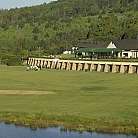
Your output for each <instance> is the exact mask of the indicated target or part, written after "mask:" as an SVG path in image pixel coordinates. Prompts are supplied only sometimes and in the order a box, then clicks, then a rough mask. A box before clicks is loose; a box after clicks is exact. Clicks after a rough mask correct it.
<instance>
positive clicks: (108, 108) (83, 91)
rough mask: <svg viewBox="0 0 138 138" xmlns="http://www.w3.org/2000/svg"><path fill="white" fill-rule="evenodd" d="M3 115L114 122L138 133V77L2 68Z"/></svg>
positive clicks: (0, 98) (0, 109)
mask: <svg viewBox="0 0 138 138" xmlns="http://www.w3.org/2000/svg"><path fill="white" fill-rule="evenodd" d="M14 91H15V93H14ZM33 91H34V93H33ZM24 92H25V93H24ZM27 92H28V94H26V93H27ZM37 92H38V93H39V92H40V94H37ZM20 93H21V95H20ZM0 112H1V114H2V113H5V112H11V113H27V114H37V113H43V115H44V116H48V117H49V116H60V117H61V118H62V117H63V118H62V119H61V120H64V117H65V118H66V117H72V120H73V118H76V120H77V119H78V120H79V119H80V122H83V119H84V120H85V121H88V122H89V123H91V122H92V121H93V120H95V121H97V122H98V120H100V121H103V122H104V123H106V122H110V121H111V122H117V123H118V124H119V123H120V125H122V126H125V125H126V126H127V125H132V126H133V125H134V126H135V128H136V129H137V128H138V76H137V75H128V74H125V75H124V74H111V73H96V72H75V71H74V72H73V71H57V70H41V71H38V72H35V71H26V69H25V67H6V66H1V67H0ZM67 120H71V119H67ZM76 120H75V121H76ZM78 122H79V121H78ZM103 122H101V124H102V123H103Z"/></svg>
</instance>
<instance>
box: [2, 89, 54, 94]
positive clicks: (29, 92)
mask: <svg viewBox="0 0 138 138" xmlns="http://www.w3.org/2000/svg"><path fill="white" fill-rule="evenodd" d="M47 94H55V93H54V92H50V91H30V90H0V95H47Z"/></svg>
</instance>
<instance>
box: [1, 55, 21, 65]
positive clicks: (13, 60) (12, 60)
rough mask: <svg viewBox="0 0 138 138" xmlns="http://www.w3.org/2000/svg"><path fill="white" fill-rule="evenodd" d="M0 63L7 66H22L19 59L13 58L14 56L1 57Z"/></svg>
mask: <svg viewBox="0 0 138 138" xmlns="http://www.w3.org/2000/svg"><path fill="white" fill-rule="evenodd" d="M1 62H2V63H3V64H6V65H8V66H18V65H22V60H21V57H20V56H15V55H4V56H2V59H1Z"/></svg>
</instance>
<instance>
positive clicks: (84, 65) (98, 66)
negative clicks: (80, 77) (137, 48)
mask: <svg viewBox="0 0 138 138" xmlns="http://www.w3.org/2000/svg"><path fill="white" fill-rule="evenodd" d="M27 64H28V65H31V66H38V67H41V68H47V69H58V70H68V71H69V70H74V71H97V72H112V73H129V74H134V73H135V74H138V63H137V62H103V61H101V62H100V61H75V60H56V59H45V58H29V59H28V61H27Z"/></svg>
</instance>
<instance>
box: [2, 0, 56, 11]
mask: <svg viewBox="0 0 138 138" xmlns="http://www.w3.org/2000/svg"><path fill="white" fill-rule="evenodd" d="M51 1H54V0H0V9H10V8H16V7H25V6H33V5H39V4H42V3H44V2H45V3H48V2H51Z"/></svg>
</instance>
